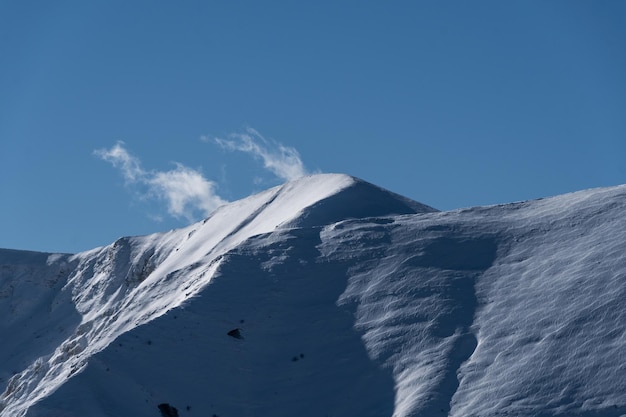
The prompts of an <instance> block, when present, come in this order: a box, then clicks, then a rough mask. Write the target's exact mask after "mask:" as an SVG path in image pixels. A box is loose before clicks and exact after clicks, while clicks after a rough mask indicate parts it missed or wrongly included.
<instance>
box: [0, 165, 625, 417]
mask: <svg viewBox="0 0 626 417" xmlns="http://www.w3.org/2000/svg"><path fill="white" fill-rule="evenodd" d="M624 254H626V187H623V186H622V187H613V188H606V189H597V190H588V191H582V192H578V193H574V194H568V195H563V196H559V197H554V198H547V199H543V200H537V201H530V202H523V203H514V204H508V205H502V206H493V207H479V208H472V209H466V210H458V211H453V212H436V211H434V210H433V209H431V208H429V207H427V206H423V205H421V204H419V203H415V202H412V201H410V200H407V199H405V198H403V197H400V196H398V195H395V194H393V193H389V192H387V191H384V190H382V189H380V188H377V187H375V186H373V185H371V184H367V183H365V182H362V181H359V180H356V179H354V178H351V177H348V176H344V175H317V176H312V177H306V178H303V179H301V180H298V181H295V182H292V183H287V184H285V185H284V186H281V187H276V188H274V189H271V190H268V191H266V192H263V193H261V194H258V195H255V196H252V197H249V198H247V199H244V200H241V201H238V202H235V203H232V204H229V205H227V206H224V207H222V208H220V209H218V210H217V211H216V212H215V213H214V214H213V215H212V216H211V217H210V218H209V219H207V220H205V221H203V222H201V223H198V224H195V225H192V226H190V227H188V228H185V229H181V230H174V231H171V232H168V233H163V234H156V235H150V236H144V237H132V238H122V239H119V240H118V241H116V242H115V243H114V244H112V245H110V246H107V247H103V248H98V249H94V250H92V251H89V252H85V253H81V254H78V255H74V256H70V255H48V254H39V253H32V252H23V251H11V250H0V318H1V319H0V329H1V330H2V334H3V338H2V341H1V342H0V391H4V393H3V394H2V396H1V397H0V398H1V405H0V408H1V409H2V411H0V416H2V417H14V416H18V417H21V416H25V415H26V416H29V417H34V416H61V417H62V416H68V417H69V416H95V417H98V416H122V415H124V416H133V417H149V416H154V417H159V416H160V415H161V414H160V412H159V409H158V408H157V406H158V405H159V404H161V403H168V404H170V405H171V406H173V407H176V408H177V410H178V414H179V416H181V417H182V416H194V415H197V416H213V415H216V416H219V417H231V416H233V417H248V416H285V417H287V416H294V415H301V416H329V417H330V416H342V417H345V416H354V417H361V416H372V417H374V416H390V417H391V416H393V417H404V416H439V415H441V416H446V415H449V416H459V417H460V416H463V417H465V416H500V415H501V416H505V415H506V416H540V417H547V416H574V415H579V416H584V417H601V416H602V417H604V416H607V417H617V416H621V415H626V369H625V366H626V365H625V360H626V334H625V330H626V301H625V300H626V260H625V259H626V258H625V256H624ZM234 329H238V334H239V335H240V337H238V338H235V337H231V336H229V335H228V333H229V332H230V331H231V330H234Z"/></svg>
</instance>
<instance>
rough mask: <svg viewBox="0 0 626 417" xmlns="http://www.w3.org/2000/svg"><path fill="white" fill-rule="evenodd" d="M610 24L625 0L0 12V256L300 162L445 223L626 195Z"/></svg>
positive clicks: (59, 247)
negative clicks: (476, 210)
mask: <svg viewBox="0 0 626 417" xmlns="http://www.w3.org/2000/svg"><path fill="white" fill-rule="evenodd" d="M625 22H626V2H624V1H592V0H590V1H574V0H567V1H545V0H541V1H471V2H467V1H458V2H438V1H437V2H436V1H406V2H405V1H396V2H382V1H375V2H373V1H345V2H337V1H315V2H306V3H305V2H287V1H284V2H275V1H265V2H256V1H255V2H252V1H246V2H233V1H181V2H174V1H135V0H134V1H71V2H70V1H39V2H37V1H27V2H26V1H24V2H21V1H4V2H1V3H0V56H1V65H0V192H1V196H0V247H5V248H15V249H31V250H42V251H59V252H77V251H82V250H87V249H91V248H93V247H96V246H100V245H104V244H108V243H111V242H112V241H114V240H115V239H116V238H118V237H120V236H123V235H137V234H146V233H151V232H156V231H161V230H167V229H170V228H175V227H179V226H183V225H185V224H187V223H188V222H189V221H190V220H192V219H196V218H201V217H203V216H204V214H205V213H206V211H207V210H209V208H207V204H208V205H210V204H209V203H207V201H209V200H207V199H206V198H205V197H207V196H206V195H202V196H200V197H199V199H197V200H193V199H192V200H189V201H188V203H189V205H188V206H186V207H184V210H182V211H180V210H179V211H176V209H175V208H174V206H173V204H174V203H173V201H172V198H175V197H176V196H175V195H174V194H175V193H176V190H180V189H183V188H184V185H180V184H179V185H180V186H181V187H183V188H176V187H174V188H175V189H176V190H174V189H173V188H172V187H173V186H175V185H176V181H182V180H183V179H184V178H191V179H192V180H197V182H196V185H198V187H199V188H202V187H204V188H202V189H203V190H204V191H203V192H210V193H212V194H213V195H212V196H211V197H213V198H221V199H223V200H234V199H238V198H241V197H244V196H246V195H248V194H250V193H252V192H255V191H259V190H262V189H265V188H267V187H270V186H273V185H276V184H279V183H281V182H283V181H284V178H285V177H286V175H282V177H281V174H280V172H279V171H278V170H277V168H276V167H277V166H280V164H283V165H284V164H287V165H289V163H290V162H291V166H292V167H293V163H294V161H295V162H297V161H296V159H294V158H296V157H297V155H299V157H300V160H301V161H302V163H303V165H304V169H305V170H306V171H307V172H318V171H319V172H342V173H347V174H351V175H354V176H357V177H360V178H362V179H365V180H367V181H369V182H372V183H375V184H377V185H379V186H382V187H385V188H387V189H389V190H392V191H394V192H397V193H400V194H403V195H405V196H407V197H410V198H413V199H415V200H418V201H420V202H423V203H425V204H429V205H431V206H434V207H436V208H439V209H444V210H447V209H454V208H461V207H468V206H475V205H487V204H494V203H505V202H512V201H518V200H525V199H532V198H537V197H543V196H550V195H555V194H561V193H565V192H569V191H575V190H580V189H584V188H590V187H600V186H609V185H616V184H621V183H626V162H625V157H626V24H625ZM248 129H254V130H255V131H256V132H258V135H257V134H255V133H254V132H252V131H251V130H248ZM245 135H248V138H249V139H250V142H248V145H251V144H254V145H258V147H257V148H254V149H252V148H250V146H249V147H248V149H249V150H250V149H252V151H250V152H241V151H238V150H237V149H242V147H243V145H244V141H245V140H246V136H245ZM216 137H217V138H221V139H222V142H218V141H216V140H215V138H216ZM118 141H123V144H122V143H118ZM220 143H221V144H220ZM116 144H117V145H116ZM281 144H282V146H283V148H282V150H283V152H282V154H281V153H280V152H278V150H279V147H280V146H281ZM116 146H117V148H116ZM115 149H117V150H118V151H120V152H122V151H123V152H124V153H123V155H125V156H126V157H127V158H130V159H127V162H129V161H130V162H132V164H135V165H133V166H132V167H134V168H136V169H137V171H134V172H135V174H137V175H136V176H135V178H134V180H129V177H128V176H127V177H126V178H125V177H124V174H125V173H126V174H128V173H129V171H128V169H127V170H126V171H124V165H123V164H122V161H121V159H119V157H120V155H122V153H119V152H118V154H117V157H118V158H117V159H115V157H113V156H112V153H111V152H112V151H113V150H115ZM277 152H278V153H277ZM296 152H297V154H296ZM261 153H264V154H263V155H264V156H265V159H263V156H261ZM285 157H291V160H290V161H289V160H285ZM264 162H265V163H266V164H270V165H271V163H275V164H274V169H271V167H270V169H268V168H266V167H264ZM132 164H131V165H132ZM177 164H178V165H177ZM276 164H278V165H276ZM114 165H115V166H117V168H116V167H115V166H114ZM132 167H131V168H132ZM126 168H129V165H126ZM184 173H187V174H191V176H187V177H185V175H183V174H184ZM168 180H172V182H169V183H167V184H165V185H164V182H163V181H168ZM198 181H199V182H198ZM203 181H204V182H203ZM207 186H209V188H210V190H208V191H207ZM167 187H170V188H167ZM211 187H213V188H211ZM179 203H180V201H179ZM194 204H196V206H198V205H201V207H194Z"/></svg>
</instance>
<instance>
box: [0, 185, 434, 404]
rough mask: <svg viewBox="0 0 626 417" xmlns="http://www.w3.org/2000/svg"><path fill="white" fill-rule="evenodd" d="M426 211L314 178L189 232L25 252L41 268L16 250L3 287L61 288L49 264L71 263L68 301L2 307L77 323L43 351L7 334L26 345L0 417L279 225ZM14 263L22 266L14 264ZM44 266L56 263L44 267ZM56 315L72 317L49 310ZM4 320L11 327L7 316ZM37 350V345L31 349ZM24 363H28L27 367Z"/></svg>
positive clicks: (46, 390)
mask: <svg viewBox="0 0 626 417" xmlns="http://www.w3.org/2000/svg"><path fill="white" fill-rule="evenodd" d="M354 202H358V204H354ZM430 211H433V209H432V208H430V207H427V206H424V205H421V204H419V203H416V202H414V201H411V200H408V199H406V198H404V197H401V196H398V195H396V194H393V193H390V192H388V191H385V190H382V189H380V188H378V187H375V186H373V185H371V184H367V183H365V182H363V181H360V180H357V179H355V178H352V177H349V176H346V175H328V174H327V175H316V176H311V177H306V178H303V179H300V180H297V181H294V182H291V183H287V184H285V185H283V186H280V187H275V188H273V189H270V190H268V191H266V192H263V193H260V194H258V195H255V196H252V197H249V198H247V199H244V200H241V201H238V202H235V203H232V204H229V205H227V206H224V207H222V208H221V209H218V210H217V211H216V212H215V213H213V215H212V216H211V217H210V218H208V219H206V220H205V221H203V222H202V223H201V224H196V225H192V226H190V227H188V228H185V229H181V230H174V231H171V232H169V233H165V234H157V235H151V236H145V237H135V238H122V239H119V240H118V241H116V242H115V243H114V244H112V245H111V246H108V247H104V248H98V249H94V250H93V251H89V252H85V253H81V254H78V255H76V256H72V257H64V256H60V255H46V254H33V255H31V254H25V255H24V256H26V257H32V258H37V265H36V266H35V267H34V268H30V269H29V267H28V266H25V267H23V268H20V267H19V265H18V266H15V267H14V265H13V264H19V263H20V262H21V263H26V264H29V263H31V262H30V261H29V260H28V259H25V260H20V256H19V253H16V251H3V256H4V257H5V258H6V259H7V262H6V265H7V267H8V268H9V269H8V272H7V274H6V279H5V284H3V285H4V286H6V287H7V288H9V289H11V288H13V287H14V286H18V287H21V286H23V285H22V281H27V282H30V281H32V282H35V284H34V286H35V287H37V288H39V287H45V286H44V285H43V284H42V283H43V282H44V281H50V280H53V281H54V280H55V279H56V281H55V284H56V283H57V282H61V281H59V278H58V277H57V275H59V272H58V270H59V269H60V268H63V267H61V266H59V267H57V266H56V264H54V260H55V259H57V258H59V259H61V261H59V262H63V265H66V264H68V265H71V268H68V270H67V271H66V272H64V274H65V275H64V277H65V281H62V283H63V284H65V285H64V286H63V287H62V290H61V291H60V293H61V294H63V295H66V294H71V297H63V298H62V301H63V302H61V305H59V302H60V301H59V300H57V299H56V298H55V299H52V300H51V299H50V298H51V297H52V296H55V295H56V294H55V293H54V292H51V291H48V292H47V293H50V294H51V295H48V294H47V293H46V295H45V296H42V297H40V298H41V299H42V300H41V301H39V302H38V304H41V306H37V308H30V307H29V306H28V305H26V306H23V305H21V304H23V300H22V298H27V297H21V298H20V297H14V296H13V295H12V293H11V292H10V291H9V290H7V291H8V292H7V295H6V297H4V298H3V299H1V300H0V303H2V305H5V306H9V307H7V308H13V307H11V306H13V305H14V304H20V307H19V308H20V309H21V310H24V313H23V314H22V315H28V316H29V317H31V320H35V321H37V323H55V324H56V322H57V321H59V320H60V318H63V319H65V320H66V321H67V322H69V323H72V324H73V325H74V326H70V327H63V332H61V331H59V333H63V334H64V337H63V338H59V336H57V335H56V332H57V330H56V329H52V328H50V327H46V328H45V329H42V331H41V332H40V333H41V334H43V335H44V338H45V340H48V339H51V340H54V341H57V342H59V343H45V344H44V343H42V344H41V345H39V343H38V341H34V340H32V339H33V336H31V334H30V333H29V332H30V329H29V331H24V330H22V331H15V332H14V333H12V337H13V338H14V339H15V340H16V343H15V344H16V345H20V346H22V348H24V347H26V349H25V350H23V351H22V352H21V353H20V354H19V355H18V356H19V358H18V359H19V361H17V360H13V359H12V361H13V362H16V361H17V364H18V365H19V366H16V367H14V368H15V369H14V368H11V370H10V371H9V370H5V371H4V373H5V374H8V373H9V372H10V373H11V374H15V375H14V376H13V377H12V378H11V379H10V380H9V381H8V382H5V380H3V381H2V382H3V386H4V393H3V394H2V396H1V397H0V401H1V402H0V415H2V416H21V415H23V414H24V413H25V412H26V411H27V410H28V408H29V407H31V406H32V405H33V404H35V403H36V402H38V401H40V400H41V399H42V398H44V397H46V396H48V395H49V394H50V393H51V392H53V391H55V390H56V389H57V388H58V387H59V386H61V385H62V384H63V383H65V382H66V380H67V379H68V378H70V377H71V376H73V375H75V374H77V373H79V372H80V371H82V370H83V369H84V367H85V366H86V365H87V360H88V359H89V357H91V356H92V355H93V354H94V353H97V352H99V351H101V350H102V349H104V348H105V347H107V346H109V344H110V343H111V342H112V341H113V340H115V339H116V338H117V337H118V336H120V335H121V334H123V333H125V332H127V331H129V330H131V329H133V328H135V327H137V326H139V325H142V324H145V323H147V322H149V321H151V320H153V319H154V318H156V317H159V316H161V315H163V314H165V313H166V312H167V311H169V310H171V309H172V308H175V307H177V306H179V305H180V304H181V303H183V302H184V301H185V300H187V299H189V298H190V297H193V296H194V295H195V294H197V293H198V292H199V291H200V290H201V289H202V288H204V287H205V286H206V285H207V284H208V283H209V281H210V280H211V279H212V277H213V276H214V273H215V271H216V270H217V268H218V266H219V265H220V263H221V261H222V257H223V255H224V254H225V253H227V252H229V251H231V250H232V249H234V248H236V247H237V246H238V245H240V244H241V243H242V242H245V241H246V240H247V239H248V238H250V237H252V236H256V235H259V234H263V233H270V232H272V231H274V230H275V229H277V228H283V229H289V228H292V227H296V226H305V227H314V226H317V225H318V224H325V223H328V222H333V221H335V220H339V219H341V218H346V217H362V216H375V215H384V214H394V213H396V214H402V213H416V212H430ZM14 258H15V259H18V260H17V261H15V262H13V259H14ZM48 263H53V265H52V266H53V267H52V268H47V269H46V268H44V266H45V265H47V264H48ZM13 270H16V271H17V273H15V274H14V273H13V272H12V271H13ZM51 277H52V278H51ZM54 277H57V278H54ZM57 289H58V288H57ZM11 291H12V290H11ZM23 292H24V293H28V292H27V291H23ZM55 311H68V312H71V314H56V315H55V314H52V313H53V312H55ZM48 316H52V317H48ZM32 317H35V318H34V319H32ZM70 317H71V318H70ZM7 321H8V322H9V323H11V322H13V318H9V319H8V320H7ZM59 326H60V325H59ZM40 327H41V326H40ZM15 330H18V329H15ZM68 330H69V332H70V334H69V335H68V334H67V332H68ZM38 336H39V337H41V335H38ZM35 344H36V345H38V347H36V348H31V345H35ZM9 354H11V351H9ZM13 362H10V363H13ZM25 363H28V364H29V366H28V367H26V368H24V367H23V365H24V364H25ZM44 414H45V413H44Z"/></svg>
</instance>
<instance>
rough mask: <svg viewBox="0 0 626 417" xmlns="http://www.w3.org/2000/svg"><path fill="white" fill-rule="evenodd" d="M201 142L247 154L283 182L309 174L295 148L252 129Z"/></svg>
mask: <svg viewBox="0 0 626 417" xmlns="http://www.w3.org/2000/svg"><path fill="white" fill-rule="evenodd" d="M202 140H204V141H206V142H213V143H216V144H217V145H218V146H220V147H221V148H222V149H226V150H229V151H239V152H244V153H248V154H250V155H252V156H253V157H254V158H255V159H257V160H261V161H262V162H263V167H264V168H265V169H267V170H268V171H270V172H271V173H272V174H274V175H276V176H277V177H278V178H280V179H282V180H285V181H291V180H295V179H297V178H300V177H303V176H305V175H308V174H309V172H308V171H307V170H306V168H305V167H304V164H303V163H302V159H301V158H300V154H299V153H298V151H297V150H296V149H295V148H292V147H289V146H284V145H282V144H280V143H278V142H275V141H270V140H268V139H265V138H264V137H263V136H262V135H261V134H260V133H259V132H257V131H256V130H254V129H252V128H247V129H246V130H245V132H244V133H232V134H230V135H228V137H227V139H222V138H217V137H213V138H209V137H206V136H203V137H202Z"/></svg>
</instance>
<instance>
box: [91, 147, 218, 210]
mask: <svg viewBox="0 0 626 417" xmlns="http://www.w3.org/2000/svg"><path fill="white" fill-rule="evenodd" d="M124 146H125V144H124V142H117V143H116V144H115V145H114V146H113V147H112V148H111V149H98V150H96V151H94V154H95V155H96V156H98V157H99V158H101V159H102V160H104V161H106V162H109V163H110V164H112V165H113V166H114V167H115V168H118V169H119V170H120V171H121V173H122V175H123V177H124V180H125V181H126V184H127V185H128V186H140V188H141V187H143V188H144V189H147V191H140V190H136V192H137V193H138V194H139V197H141V198H150V197H151V198H156V199H159V200H163V201H165V203H166V205H167V212H168V213H169V214H170V215H172V216H174V217H176V218H185V219H187V220H188V221H193V220H195V218H194V217H195V216H194V215H195V214H196V213H197V212H198V211H200V212H201V213H202V214H203V215H204V216H207V215H209V214H210V213H211V212H213V211H214V210H215V209H216V208H217V207H219V206H221V205H223V204H225V203H227V201H226V200H224V199H222V198H221V197H220V196H219V195H218V194H217V192H216V189H217V184H216V183H215V182H213V181H210V180H208V179H206V178H204V176H203V175H202V173H201V172H199V171H196V170H194V169H192V168H189V167H186V166H185V165H182V164H179V163H177V164H176V168H175V169H173V170H170V171H146V170H144V169H143V168H142V167H141V163H140V161H139V159H138V158H137V157H135V156H133V155H131V154H130V153H129V152H128V151H127V150H126V148H125V147H124Z"/></svg>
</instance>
